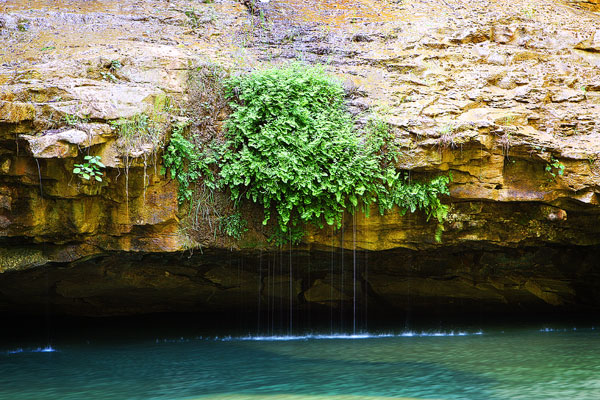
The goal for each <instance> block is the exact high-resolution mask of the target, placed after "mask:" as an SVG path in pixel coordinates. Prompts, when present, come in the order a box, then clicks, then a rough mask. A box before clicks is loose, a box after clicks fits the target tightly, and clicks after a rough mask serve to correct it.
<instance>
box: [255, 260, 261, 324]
mask: <svg viewBox="0 0 600 400" xmlns="http://www.w3.org/2000/svg"><path fill="white" fill-rule="evenodd" d="M261 294H262V250H261V251H260V253H259V254H258V308H257V313H256V334H257V335H260V296H261Z"/></svg>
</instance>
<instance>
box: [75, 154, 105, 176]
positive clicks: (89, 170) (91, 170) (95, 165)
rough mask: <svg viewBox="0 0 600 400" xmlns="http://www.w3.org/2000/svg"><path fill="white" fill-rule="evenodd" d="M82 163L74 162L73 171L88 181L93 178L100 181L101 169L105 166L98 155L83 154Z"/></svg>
mask: <svg viewBox="0 0 600 400" xmlns="http://www.w3.org/2000/svg"><path fill="white" fill-rule="evenodd" d="M83 160H84V161H85V162H84V163H83V164H75V165H74V166H73V173H74V174H75V175H78V176H79V177H80V178H81V179H85V180H86V181H89V180H90V179H95V180H96V181H98V182H102V175H104V173H103V172H102V170H103V169H104V168H106V167H105V165H104V164H102V161H101V159H100V157H99V156H85V157H84V158H83Z"/></svg>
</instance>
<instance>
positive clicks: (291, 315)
mask: <svg viewBox="0 0 600 400" xmlns="http://www.w3.org/2000/svg"><path fill="white" fill-rule="evenodd" d="M289 235H290V236H289V240H290V332H289V334H290V336H291V335H292V321H293V311H292V305H293V304H292V299H293V298H294V297H293V294H292V275H293V273H292V230H291V229H290V230H289Z"/></svg>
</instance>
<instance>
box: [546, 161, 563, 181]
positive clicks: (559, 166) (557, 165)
mask: <svg viewBox="0 0 600 400" xmlns="http://www.w3.org/2000/svg"><path fill="white" fill-rule="evenodd" d="M544 170H545V171H546V173H548V175H550V177H549V178H548V180H549V181H553V180H554V179H556V175H557V174H558V175H559V176H563V175H564V173H565V165H564V164H563V163H561V162H560V161H558V160H557V159H556V158H554V157H551V158H550V162H549V163H547V164H546V167H545V168H544Z"/></svg>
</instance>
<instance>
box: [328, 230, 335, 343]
mask: <svg viewBox="0 0 600 400" xmlns="http://www.w3.org/2000/svg"><path fill="white" fill-rule="evenodd" d="M334 257H335V228H334V227H333V226H331V266H330V272H329V322H330V324H331V334H332V335H333V264H334V263H335V258H334Z"/></svg>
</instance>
